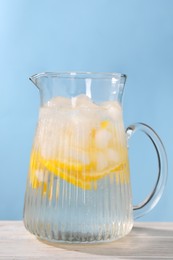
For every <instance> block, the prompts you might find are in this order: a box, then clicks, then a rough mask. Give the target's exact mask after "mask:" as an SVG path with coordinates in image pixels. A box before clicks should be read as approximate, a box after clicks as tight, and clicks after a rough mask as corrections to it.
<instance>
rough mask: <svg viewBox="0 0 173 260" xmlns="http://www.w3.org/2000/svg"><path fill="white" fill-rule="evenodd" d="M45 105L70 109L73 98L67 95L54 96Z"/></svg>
mask: <svg viewBox="0 0 173 260" xmlns="http://www.w3.org/2000/svg"><path fill="white" fill-rule="evenodd" d="M44 107H51V108H58V109H62V108H64V109H69V108H72V106H71V100H70V99H69V98H65V97H60V96H58V97H54V98H52V99H50V100H49V101H48V102H47V103H46V104H45V105H44Z"/></svg>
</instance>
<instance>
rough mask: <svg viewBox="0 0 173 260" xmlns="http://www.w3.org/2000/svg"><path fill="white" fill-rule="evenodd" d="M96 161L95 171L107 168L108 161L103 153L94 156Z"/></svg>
mask: <svg viewBox="0 0 173 260" xmlns="http://www.w3.org/2000/svg"><path fill="white" fill-rule="evenodd" d="M96 160H97V171H102V170H103V169H105V168H106V167H107V166H108V160H107V159H106V157H105V154H104V153H101V152H98V153H97V155H96Z"/></svg>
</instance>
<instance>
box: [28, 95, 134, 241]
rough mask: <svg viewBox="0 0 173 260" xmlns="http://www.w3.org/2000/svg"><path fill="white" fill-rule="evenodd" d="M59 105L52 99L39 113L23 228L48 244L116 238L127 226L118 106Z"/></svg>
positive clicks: (124, 162) (126, 174)
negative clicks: (47, 241)
mask: <svg viewBox="0 0 173 260" xmlns="http://www.w3.org/2000/svg"><path fill="white" fill-rule="evenodd" d="M81 99H83V100H82V102H81V104H83V103H84V102H85V100H84V99H85V97H80V98H79V99H78V102H79V104H80V101H81ZM60 101H62V99H60V98H59V99H58V98H56V99H54V100H52V101H51V102H48V104H47V105H45V106H44V107H42V108H41V109H40V116H39V123H38V127H37V131H36V135H35V141H34V144H33V149H32V153H31V162H30V169H29V174H28V181H27V188H26V195H25V207H24V223H25V226H26V228H27V229H28V230H29V231H30V232H31V233H33V234H35V235H36V236H38V237H40V238H42V239H44V240H49V241H52V242H73V243H79V242H101V241H112V240H115V239H118V238H119V237H122V236H124V235H126V234H127V233H128V232H129V231H130V230H131V228H132V222H133V220H132V204H131V187H130V181H129V167H128V157H127V147H126V138H125V133H124V127H123V122H122V111H121V107H120V105H119V104H118V102H107V103H104V104H102V105H100V106H96V105H94V104H93V103H91V104H90V106H89V107H83V106H79V105H78V106H76V104H75V106H74V104H72V105H73V106H74V107H73V109H71V108H70V107H69V106H70V105H71V101H70V103H68V99H63V101H62V104H63V106H62V107H58V108H57V104H60V103H61V102H60ZM65 102H66V103H65ZM75 102H76V101H75ZM64 104H66V106H64ZM68 105H69V106H68Z"/></svg>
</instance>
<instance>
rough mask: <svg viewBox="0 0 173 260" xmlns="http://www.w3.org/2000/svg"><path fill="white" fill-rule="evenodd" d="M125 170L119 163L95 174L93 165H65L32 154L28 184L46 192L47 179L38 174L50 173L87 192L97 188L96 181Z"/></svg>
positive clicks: (124, 166) (37, 153) (34, 153)
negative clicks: (41, 188)
mask: <svg viewBox="0 0 173 260" xmlns="http://www.w3.org/2000/svg"><path fill="white" fill-rule="evenodd" d="M126 168H127V165H126V163H120V164H117V165H115V166H112V167H108V168H107V169H106V170H103V171H100V172H97V171H94V170H93V165H87V167H86V166H83V165H81V164H71V165H70V164H65V163H63V162H59V161H58V160H55V159H52V160H48V159H45V158H44V157H42V156H41V154H40V153H39V152H33V153H32V156H31V163H30V182H31V185H32V187H33V188H34V189H37V188H39V187H41V186H42V187H43V192H46V190H47V183H46V182H47V179H46V178H44V177H41V176H40V174H41V173H42V174H43V175H44V176H45V173H46V172H51V173H53V174H54V175H56V176H59V177H60V178H61V179H63V180H65V181H67V182H68V183H70V184H72V185H75V186H77V187H79V188H82V189H84V190H89V189H92V187H96V186H97V185H96V181H98V180H100V179H102V178H103V177H105V176H107V175H109V174H111V173H116V174H117V173H118V172H120V173H121V174H122V171H124V170H125V169H126ZM38 173H39V174H38ZM121 180H123V182H125V181H126V180H127V178H125V177H124V179H122V178H121ZM93 182H94V183H93Z"/></svg>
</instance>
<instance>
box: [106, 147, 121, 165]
mask: <svg viewBox="0 0 173 260" xmlns="http://www.w3.org/2000/svg"><path fill="white" fill-rule="evenodd" d="M107 158H108V160H109V161H110V162H116V163H118V162H119V160H120V155H119V154H118V152H117V151H116V150H115V149H111V148H110V149H108V150H107Z"/></svg>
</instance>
